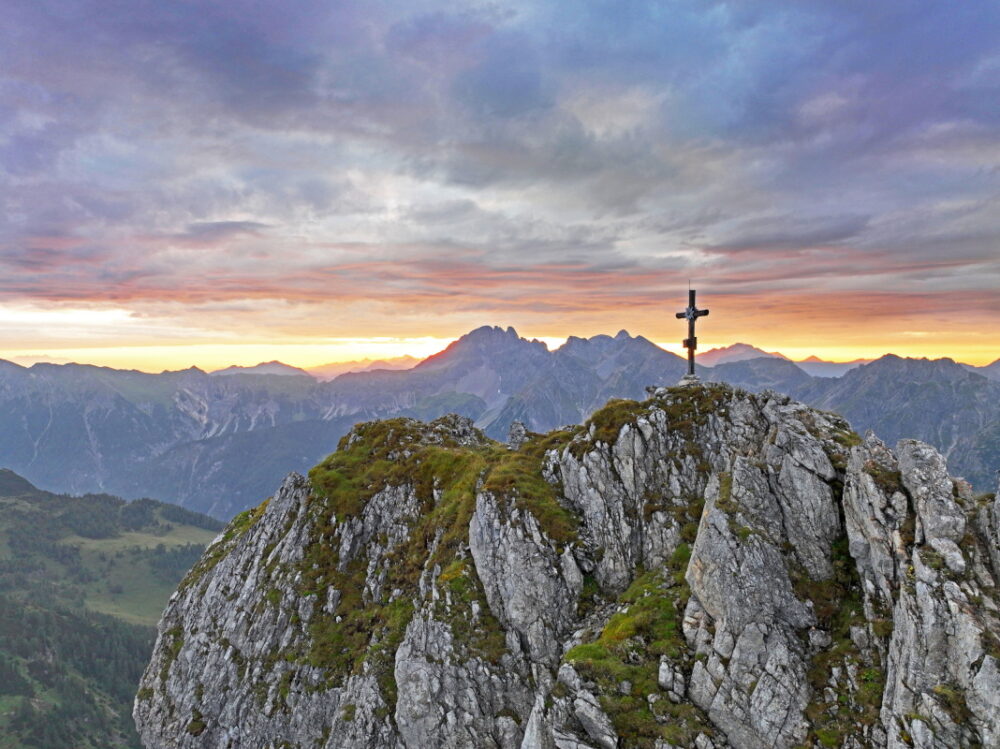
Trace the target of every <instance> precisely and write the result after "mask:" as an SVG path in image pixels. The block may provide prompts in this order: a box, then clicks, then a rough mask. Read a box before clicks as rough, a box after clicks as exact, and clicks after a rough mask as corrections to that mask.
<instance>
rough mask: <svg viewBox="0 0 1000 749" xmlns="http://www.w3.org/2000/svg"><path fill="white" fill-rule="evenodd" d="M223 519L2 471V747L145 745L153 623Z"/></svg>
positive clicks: (0, 524)
mask: <svg viewBox="0 0 1000 749" xmlns="http://www.w3.org/2000/svg"><path fill="white" fill-rule="evenodd" d="M219 527H220V524H219V523H218V522H217V521H215V520H212V519H211V518H208V517H205V516H201V515H196V514H195V513H192V512H189V511H187V510H184V509H182V508H180V507H176V506H172V505H166V504H162V503H160V502H155V501H153V500H139V501H137V502H133V503H131V504H126V503H125V502H123V501H122V500H120V499H117V498H115V497H110V496H107V495H90V496H84V497H66V496H60V495H55V494H50V493H48V492H43V491H40V490H38V489H37V488H35V487H34V486H33V485H32V484H30V483H29V482H28V481H26V480H25V479H23V478H22V477H20V476H18V475H17V474H15V473H13V472H12V471H7V470H0V708H2V709H0V747H3V748H4V749H7V748H8V747H21V746H30V747H68V746H73V747H95V749H97V748H104V747H112V746H114V747H119V746H130V747H134V746H138V739H137V737H136V735H135V730H134V727H133V725H132V721H131V720H130V719H129V712H130V708H131V702H132V695H133V694H134V692H135V689H136V685H137V684H138V680H139V677H140V675H141V673H142V667H143V664H144V663H145V661H146V660H147V659H148V656H149V649H150V647H151V646H152V643H153V635H154V632H153V628H152V625H153V624H155V622H156V621H157V619H158V618H159V616H160V614H161V613H162V610H163V606H164V605H165V604H166V602H167V599H168V598H169V597H170V594H171V593H172V591H173V590H174V588H175V586H176V585H177V582H178V581H179V580H180V579H181V577H182V576H183V575H184V573H185V572H186V571H187V569H188V568H189V567H190V566H191V565H192V564H193V563H194V562H195V561H196V560H197V559H198V557H199V556H200V555H201V553H202V552H203V551H204V549H205V547H206V546H207V545H208V543H209V542H210V541H211V540H212V539H213V538H214V537H215V535H216V534H217V532H218V530H219Z"/></svg>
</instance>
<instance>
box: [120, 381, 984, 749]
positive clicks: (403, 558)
mask: <svg viewBox="0 0 1000 749" xmlns="http://www.w3.org/2000/svg"><path fill="white" fill-rule="evenodd" d="M998 528H1000V504H998V502H997V500H996V498H995V496H994V495H982V496H980V497H975V496H973V494H972V492H971V490H970V488H969V486H968V484H966V483H964V482H963V481H961V480H957V479H952V478H951V477H949V476H948V473H947V470H946V466H945V462H944V460H943V459H942V458H941V456H940V455H939V454H938V453H936V452H935V451H934V450H933V449H932V448H930V447H929V446H927V445H925V444H922V443H919V442H915V441H912V440H904V441H902V442H900V443H899V445H897V447H896V449H895V450H892V449H890V448H889V447H887V446H886V445H884V444H883V443H881V442H880V441H879V440H878V439H877V438H876V437H874V436H872V435H869V436H868V437H866V438H865V439H863V440H862V439H861V438H859V437H858V435H856V434H855V433H854V432H852V431H850V429H849V428H848V426H847V424H846V422H845V421H843V420H842V419H840V418H839V417H837V416H835V415H833V414H830V413H826V412H820V411H815V410H812V409H810V408H807V407H806V406H803V405H801V404H799V403H795V402H793V401H791V400H790V399H788V398H787V397H784V396H779V395H776V394H774V393H771V392H766V393H763V394H759V395H754V394H749V393H746V392H744V391H740V390H734V389H732V388H729V387H727V386H722V385H709V386H699V387H694V388H684V389H672V388H660V389H658V390H656V391H655V394H654V395H653V397H651V398H650V399H648V400H647V401H645V402H642V403H637V402H634V401H611V402H610V403H609V404H608V405H607V406H605V407H604V408H603V409H601V410H600V411H598V412H597V413H595V414H594V415H593V416H592V417H591V419H590V420H589V421H588V422H587V424H586V425H584V426H583V427H577V428H571V429H567V430H563V431H559V432H554V433H550V434H548V435H537V434H530V433H529V434H527V435H524V434H519V435H518V439H516V440H514V441H513V442H512V443H511V445H510V446H508V445H503V444H499V443H496V442H493V441H492V440H490V439H488V438H486V437H485V436H484V435H483V434H482V433H480V432H478V431H477V430H476V429H474V428H473V426H472V424H471V422H469V421H468V420H466V419H462V418H460V417H455V416H450V417H444V418H442V419H438V420H436V421H434V422H432V423H430V424H422V423H419V422H415V421H411V420H408V419H394V420H390V421H383V422H372V423H369V424H364V425H360V426H358V427H356V428H355V429H354V430H353V431H352V432H351V433H350V434H349V435H348V436H346V437H345V438H344V439H343V440H342V441H341V445H340V448H339V449H338V451H337V452H336V453H334V454H333V455H331V456H330V457H329V458H327V459H326V460H325V461H324V462H323V463H321V464H320V465H319V466H317V467H316V468H315V469H314V470H313V471H312V472H311V474H310V477H309V478H308V479H306V478H304V477H302V476H298V475H294V474H293V475H291V476H289V478H288V479H287V480H286V481H285V482H284V483H283V484H282V486H281V488H280V489H279V490H278V492H277V493H276V494H275V495H274V497H273V498H272V499H270V500H269V501H268V502H266V503H264V504H263V505H261V506H260V507H258V508H256V509H255V510H252V511H249V512H247V513H244V514H243V515H241V516H239V517H237V518H236V519H235V520H234V521H233V522H232V523H231V524H230V525H229V527H228V528H227V529H226V531H225V532H224V533H223V534H222V535H221V536H220V537H219V539H217V541H216V542H215V543H214V544H213V545H212V546H211V547H210V548H209V549H208V550H207V551H206V553H205V556H204V557H203V558H202V560H201V561H200V562H199V563H198V565H196V567H195V568H194V569H193V570H192V572H191V573H190V574H189V576H188V578H187V579H186V580H185V581H184V583H182V585H181V587H180V589H179V590H178V592H177V593H176V594H175V595H174V597H173V598H172V599H171V602H170V604H169V606H168V608H167V610H166V612H165V613H164V616H163V619H162V620H161V622H160V625H159V634H158V639H157V645H156V648H155V651H154V654H153V657H152V660H151V662H150V665H149V667H148V668H147V670H146V673H145V675H144V677H143V680H142V684H141V688H140V691H139V693H138V695H137V698H136V703H135V718H136V723H137V726H138V728H139V731H140V734H141V736H142V738H143V741H144V743H145V745H146V746H147V747H150V748H151V749H152V748H153V747H240V746H242V747H250V746H253V747H263V746H273V747H279V746H302V747H307V746H308V747H329V748H331V749H332V748H333V747H358V748H360V747H365V748H369V747H370V748H372V749H375V748H376V747H469V746H476V747H501V748H503V749H515V748H516V747H522V748H523V749H528V748H529V747H543V748H545V749H585V748H586V747H594V748H596V747H603V748H606V749H611V748H613V747H658V748H660V749H667V748H668V747H698V749H711V748H712V747H715V748H716V749H722V748H723V747H736V748H738V749H743V748H749V749H756V748H757V747H760V748H763V747H782V748H783V747H792V746H826V747H868V746H872V747H892V749H897V748H901V747H910V746H914V747H921V748H930V747H944V746H949V747H966V746H967V747H972V746H997V745H998V744H1000V672H998V658H1000V621H998V618H997V617H998V609H997V606H996V587H995V581H996V580H997V577H998V575H1000V542H998Z"/></svg>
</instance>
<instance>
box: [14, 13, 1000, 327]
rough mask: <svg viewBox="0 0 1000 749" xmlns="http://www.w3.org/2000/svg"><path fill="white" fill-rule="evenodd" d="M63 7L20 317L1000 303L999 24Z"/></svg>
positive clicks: (27, 70) (336, 321)
mask: <svg viewBox="0 0 1000 749" xmlns="http://www.w3.org/2000/svg"><path fill="white" fill-rule="evenodd" d="M57 5H58V8H56V7H55V6H53V5H49V4H46V3H39V2H29V1H28V0H15V1H14V2H13V3H11V4H10V7H9V8H8V9H6V10H5V12H6V14H7V15H6V17H5V23H4V25H3V26H2V28H0V50H2V52H0V55H2V57H0V59H2V62H3V64H2V65H0V71H2V72H0V218H2V221H0V266H2V269H3V273H2V274H0V301H16V302H25V303H28V302H33V301H34V302H37V301H45V302H46V303H52V304H58V303H63V302H66V303H68V302H74V303H75V302H80V301H86V302H91V303H97V304H107V305H112V306H114V305H120V306H126V307H128V309H130V310H132V311H138V310H140V308H143V307H144V305H157V304H163V305H175V304H188V305H206V304H210V303H217V304H232V305H235V306H234V307H233V308H232V311H231V313H230V314H229V316H228V318H227V319H231V320H233V321H234V322H233V324H234V325H237V323H236V322H235V321H236V320H237V319H243V318H245V319H251V318H253V319H254V321H255V325H257V324H260V321H259V320H258V319H257V317H256V315H257V314H258V310H259V307H260V305H261V304H262V303H263V302H262V300H265V299H266V300H269V302H268V304H269V305H272V308H273V305H277V304H279V303H281V304H288V305H290V307H292V308H295V309H300V308H301V309H306V308H308V309H310V310H312V312H313V313H315V311H316V308H317V306H321V307H322V308H323V313H322V318H323V320H324V321H325V322H324V325H327V326H330V325H342V326H343V327H344V328H345V330H346V329H348V328H351V327H352V326H361V325H363V326H365V327H366V328H372V329H374V328H377V327H378V326H383V328H384V330H383V332H384V333H392V332H393V330H392V328H393V327H394V326H401V325H410V324H411V322H404V319H412V321H413V322H412V325H413V326H415V327H419V324H421V323H420V321H421V320H422V321H423V324H429V323H428V319H429V316H430V315H433V316H434V317H435V320H434V323H433V324H434V325H440V324H445V323H447V324H449V325H452V326H453V327H455V328H459V326H464V325H465V324H466V323H467V322H470V321H471V322H473V323H478V322H480V321H482V322H493V317H494V316H503V315H507V314H516V315H523V316H524V317H525V318H530V319H532V320H548V321H550V324H551V325H552V326H562V329H561V330H559V331H555V330H553V331H552V332H553V333H568V332H576V331H574V330H573V327H574V321H579V322H580V323H581V324H583V323H587V324H590V323H589V322H588V321H592V320H594V319H596V318H597V317H598V316H601V315H604V316H607V315H609V314H618V313H619V312H621V311H623V310H633V311H634V313H635V314H637V315H641V314H645V312H640V310H651V309H652V308H653V307H654V306H655V305H656V303H657V300H658V299H661V297H662V295H663V294H664V292H665V290H667V289H669V288H673V287H675V286H676V287H682V286H683V284H684V283H685V282H686V280H687V278H689V277H695V278H698V279H699V283H701V284H702V288H714V289H715V290H716V291H717V292H718V293H720V294H725V295H726V297H727V298H732V299H736V298H740V297H742V298H745V299H747V300H748V301H749V300H753V301H754V303H757V302H758V301H759V300H760V296H759V295H761V294H772V295H775V296H778V297H782V298H784V299H786V300H788V305H789V306H788V309H789V310H791V311H793V312H794V314H797V315H800V316H803V319H805V317H808V318H809V319H813V313H812V312H808V311H807V310H806V308H805V307H802V306H800V305H799V301H800V300H802V299H808V298H810V297H809V294H810V293H814V294H829V295H830V297H829V300H828V301H827V302H825V309H826V311H825V312H822V311H821V312H820V313H816V314H827V315H828V316H829V317H830V319H836V318H837V316H838V315H840V314H841V308H842V306H843V305H846V304H848V301H846V300H853V299H854V298H855V296H854V295H864V294H868V293H870V291H871V290H872V289H873V288H891V289H892V290H893V292H894V293H898V294H903V295H908V296H905V299H906V300H907V303H913V304H915V305H917V306H919V305H918V303H917V302H916V301H913V300H914V299H923V298H924V295H925V294H928V293H931V292H932V290H933V288H934V287H935V286H937V287H939V290H941V291H942V293H948V294H952V295H954V302H955V303H956V304H962V303H964V301H965V300H967V299H976V300H979V301H978V302H977V304H979V305H980V306H981V307H983V308H986V307H989V304H991V302H990V299H991V298H992V299H995V297H996V295H997V293H998V292H997V291H996V289H997V288H1000V285H998V283H997V281H998V275H1000V268H998V263H1000V260H998V258H997V255H996V247H997V246H998V242H1000V212H998V211H997V205H996V195H997V179H998V175H1000V110H998V109H997V108H996V107H995V106H994V105H993V104H992V103H993V102H995V101H996V100H997V99H998V98H1000V82H998V78H997V76H996V75H995V72H996V70H997V68H998V62H997V61H998V59H1000V52H998V49H1000V7H993V6H990V5H987V4H982V3H967V4H962V5H960V6H956V5H955V4H954V3H949V2H945V0H934V1H933V2H928V3H925V4H923V5H922V6H921V7H920V8H919V9H916V8H914V7H913V6H912V4H911V3H908V2H902V0H898V1H897V0H887V1H886V2H880V3H877V4H871V3H855V2H850V3H828V2H819V1H818V0H808V1H806V2H801V3H794V4H775V3H771V2H758V1H756V0H753V1H750V2H745V3H735V4H734V3H724V2H707V3H706V2H702V1H701V0H698V1H697V2H696V1H695V0H670V1H668V2H662V3H649V2H622V3H614V4H608V3H596V2H584V3H580V4H578V5H577V6H574V8H573V10H572V12H570V11H569V10H567V7H566V6H565V4H560V3H555V2H533V3H522V2H499V3H487V4H482V3H461V4H459V5H458V6H455V5H454V4H450V5H446V4H444V3H440V2H436V1H435V0H420V1H419V2H415V3H383V4H378V5H371V4H365V3H359V2H345V3H335V4H330V3H328V2H321V1H320V0H304V2H300V3H295V4H294V5H292V6H290V5H288V4H285V3H277V2H259V1H257V0H254V1H253V2H251V1H250V0H233V2H226V3H200V4H188V3H162V2H154V1H153V0H131V1H129V2H126V1H125V0H112V2H105V1H104V0H102V2H97V0H65V1H64V2H61V3H58V4H57ZM991 295H992V296H991ZM812 298H816V297H812ZM935 299H936V303H937V302H940V299H938V298H937V297H935ZM837 300H845V301H843V302H842V303H841V302H839V301H837ZM241 305H242V306H241ZM365 305H367V307H368V309H369V312H370V314H371V316H372V320H373V322H367V321H363V320H362V319H361V318H362V317H363V313H362V312H359V310H361V309H364V308H365ZM172 309H174V312H173V313H172V314H178V315H180V314H183V313H181V312H178V311H177V309H176V308H172ZM431 309H432V310H433V312H431V311H429V310H431ZM791 313H792V312H790V314H791ZM289 314H291V313H289ZM241 316H242V317H241ZM473 318H475V319H473ZM508 319H509V318H508ZM289 320H294V322H295V324H298V325H302V326H310V325H312V323H311V322H310V321H309V320H308V317H307V316H301V317H300V316H298V313H295V315H293V317H290V318H289ZM513 321H514V322H516V320H513ZM625 322H626V323H627V320H626V321H625ZM282 324H284V323H282ZM289 324H290V323H289ZM459 329H460V328H459ZM916 329H922V328H916ZM343 332H345V331H341V333H343ZM346 332H350V330H346ZM0 339H2V331H0Z"/></svg>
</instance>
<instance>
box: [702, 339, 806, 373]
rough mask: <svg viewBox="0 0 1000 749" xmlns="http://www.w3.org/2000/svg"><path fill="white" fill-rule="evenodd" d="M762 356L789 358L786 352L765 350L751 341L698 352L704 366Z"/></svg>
mask: <svg viewBox="0 0 1000 749" xmlns="http://www.w3.org/2000/svg"><path fill="white" fill-rule="evenodd" d="M761 356H766V357H772V358H776V359H787V358H788V357H787V356H785V355H784V354H779V353H777V352H774V351H764V350H763V349H759V348H757V347H756V346H751V345H750V344H749V343H734V344H732V345H730V346H722V347H720V348H714V349H710V350H708V351H706V352H705V353H703V354H698V355H697V361H698V363H699V364H701V365H702V366H705V367H714V366H715V365H716V364H722V363H724V362H732V361H740V360H741V359H755V358H758V357H761Z"/></svg>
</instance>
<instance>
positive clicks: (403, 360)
mask: <svg viewBox="0 0 1000 749" xmlns="http://www.w3.org/2000/svg"><path fill="white" fill-rule="evenodd" d="M420 361H421V360H420V359H418V358H417V357H415V356H394V357H392V358H390V359H360V360H358V361H338V362H330V363H329V364H320V365H319V366H316V367H309V369H308V373H309V374H310V375H312V376H313V377H315V378H316V379H318V380H332V379H333V378H335V377H340V375H342V374H347V373H348V372H370V371H371V370H373V369H411V368H412V367H415V366H416V365H418V364H419V363H420Z"/></svg>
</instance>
